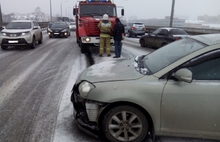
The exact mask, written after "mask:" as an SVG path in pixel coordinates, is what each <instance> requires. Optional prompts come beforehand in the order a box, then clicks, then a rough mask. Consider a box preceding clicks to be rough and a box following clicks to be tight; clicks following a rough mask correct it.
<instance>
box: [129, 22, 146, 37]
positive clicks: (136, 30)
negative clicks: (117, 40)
mask: <svg viewBox="0 0 220 142" xmlns="http://www.w3.org/2000/svg"><path fill="white" fill-rule="evenodd" d="M145 32H146V27H145V25H144V24H143V23H142V22H135V23H128V24H127V26H126V27H125V33H126V34H127V36H128V37H133V36H134V37H136V36H138V35H139V36H142V35H145Z"/></svg>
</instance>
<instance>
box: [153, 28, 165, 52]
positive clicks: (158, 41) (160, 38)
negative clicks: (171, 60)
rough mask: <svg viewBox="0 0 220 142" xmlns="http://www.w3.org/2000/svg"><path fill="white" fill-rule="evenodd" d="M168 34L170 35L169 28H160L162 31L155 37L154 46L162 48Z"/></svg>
mask: <svg viewBox="0 0 220 142" xmlns="http://www.w3.org/2000/svg"><path fill="white" fill-rule="evenodd" d="M167 36H168V30H167V29H162V30H160V32H159V33H158V34H157V35H156V37H155V39H154V47H157V48H160V47H161V46H162V45H163V43H164V42H165V40H166V38H167Z"/></svg>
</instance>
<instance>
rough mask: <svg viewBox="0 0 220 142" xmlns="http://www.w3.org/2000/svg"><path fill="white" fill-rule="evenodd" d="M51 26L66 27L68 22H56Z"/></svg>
mask: <svg viewBox="0 0 220 142" xmlns="http://www.w3.org/2000/svg"><path fill="white" fill-rule="evenodd" d="M51 27H52V28H65V27H66V24H65V23H54V24H53V25H52V26H51Z"/></svg>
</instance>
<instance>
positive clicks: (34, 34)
mask: <svg viewBox="0 0 220 142" xmlns="http://www.w3.org/2000/svg"><path fill="white" fill-rule="evenodd" d="M37 41H38V43H39V44H41V43H42V41H43V36H42V30H41V27H40V26H39V24H38V23H37V22H35V21H33V20H14V21H11V22H9V23H8V24H7V25H6V26H5V27H4V28H3V30H2V31H1V33H0V45H1V48H2V50H6V49H7V48H8V47H9V46H19V47H20V46H28V47H30V48H32V49H34V48H35V47H36V42H37Z"/></svg>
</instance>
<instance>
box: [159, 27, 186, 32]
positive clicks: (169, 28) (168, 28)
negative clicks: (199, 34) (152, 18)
mask: <svg viewBox="0 0 220 142" xmlns="http://www.w3.org/2000/svg"><path fill="white" fill-rule="evenodd" d="M158 29H167V30H168V31H170V30H173V29H178V30H183V29H181V28H171V27H162V28H158Z"/></svg>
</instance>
